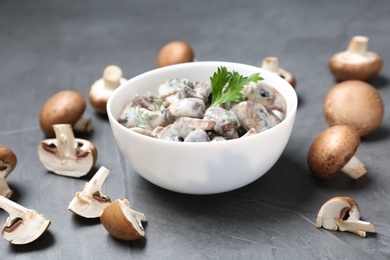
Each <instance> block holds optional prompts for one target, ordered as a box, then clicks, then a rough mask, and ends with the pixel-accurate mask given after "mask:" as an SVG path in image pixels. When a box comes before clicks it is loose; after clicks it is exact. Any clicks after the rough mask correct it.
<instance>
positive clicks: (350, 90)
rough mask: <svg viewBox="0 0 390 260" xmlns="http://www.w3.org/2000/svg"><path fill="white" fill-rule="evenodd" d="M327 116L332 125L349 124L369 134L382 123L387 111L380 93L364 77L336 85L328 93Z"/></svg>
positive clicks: (360, 132) (325, 107) (361, 134)
mask: <svg viewBox="0 0 390 260" xmlns="http://www.w3.org/2000/svg"><path fill="white" fill-rule="evenodd" d="M323 109H324V115H325V118H326V121H327V122H328V124H329V125H330V126H333V125H349V126H351V127H353V128H355V129H356V130H357V131H358V133H359V135H360V136H366V135H368V134H370V133H372V132H373V131H375V130H376V129H377V128H379V126H380V125H381V124H382V120H383V117H384V113H385V108H384V104H383V100H382V98H381V96H380V94H379V92H378V91H377V90H376V89H375V88H374V87H373V86H372V85H370V84H368V83H366V82H364V81H360V80H347V81H343V82H341V83H338V84H336V85H335V86H334V87H333V88H332V89H331V90H330V91H329V92H328V94H327V95H326V96H325V100H324V107H323Z"/></svg>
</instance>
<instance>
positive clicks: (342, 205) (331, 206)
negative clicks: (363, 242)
mask: <svg viewBox="0 0 390 260" xmlns="http://www.w3.org/2000/svg"><path fill="white" fill-rule="evenodd" d="M316 226H317V228H321V227H323V228H325V229H329V230H340V231H348V232H352V233H354V234H357V235H359V236H360V237H366V232H375V226H374V224H372V223H370V222H366V221H362V220H360V210H359V206H358V205H357V203H356V202H355V201H354V200H353V199H351V198H349V197H344V196H341V197H334V198H332V199H330V200H328V201H327V202H325V204H324V205H322V207H321V209H320V211H319V212H318V215H317V220H316Z"/></svg>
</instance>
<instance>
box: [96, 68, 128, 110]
mask: <svg viewBox="0 0 390 260" xmlns="http://www.w3.org/2000/svg"><path fill="white" fill-rule="evenodd" d="M125 82H126V79H125V78H123V77H122V70H121V68H120V67H118V66H116V65H110V66H107V67H106V68H105V69H104V71H103V77H102V78H101V79H98V80H97V81H95V83H93V84H92V86H91V89H90V91H89V102H90V103H91V105H92V106H93V108H94V109H95V110H96V111H97V112H98V113H101V114H103V115H106V114H107V109H106V105H107V100H108V98H109V97H110V95H111V94H112V92H113V91H114V90H115V89H116V88H117V87H119V86H120V85H121V84H123V83H125Z"/></svg>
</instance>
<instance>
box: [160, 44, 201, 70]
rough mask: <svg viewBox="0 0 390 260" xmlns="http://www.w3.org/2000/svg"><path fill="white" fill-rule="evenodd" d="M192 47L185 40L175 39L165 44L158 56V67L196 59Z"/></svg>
mask: <svg viewBox="0 0 390 260" xmlns="http://www.w3.org/2000/svg"><path fill="white" fill-rule="evenodd" d="M194 57H195V54H194V51H193V49H192V47H191V46H190V45H189V44H188V43H187V42H184V41H173V42H170V43H168V44H166V45H164V46H163V47H162V48H161V50H160V52H159V54H158V56H157V64H156V65H157V67H158V68H159V67H164V66H169V65H173V64H179V63H185V62H192V61H194Z"/></svg>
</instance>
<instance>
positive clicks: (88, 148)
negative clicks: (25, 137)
mask: <svg viewBox="0 0 390 260" xmlns="http://www.w3.org/2000/svg"><path fill="white" fill-rule="evenodd" d="M53 128H54V131H55V135H56V138H50V139H46V140H43V141H42V142H40V144H39V145H38V156H39V159H40V161H41V162H42V164H43V165H44V166H45V168H46V169H47V170H49V171H51V172H54V173H56V174H58V175H63V176H68V177H77V178H78V177H81V176H84V175H86V174H87V173H88V172H89V171H90V170H91V168H92V167H93V166H94V165H95V163H96V160H97V150H96V148H95V146H94V144H93V143H91V142H90V141H88V140H84V139H79V138H75V137H74V134H73V131H72V127H71V125H68V124H58V125H54V126H53Z"/></svg>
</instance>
